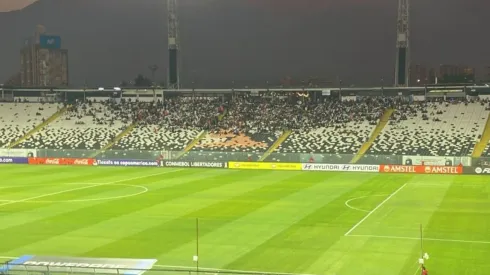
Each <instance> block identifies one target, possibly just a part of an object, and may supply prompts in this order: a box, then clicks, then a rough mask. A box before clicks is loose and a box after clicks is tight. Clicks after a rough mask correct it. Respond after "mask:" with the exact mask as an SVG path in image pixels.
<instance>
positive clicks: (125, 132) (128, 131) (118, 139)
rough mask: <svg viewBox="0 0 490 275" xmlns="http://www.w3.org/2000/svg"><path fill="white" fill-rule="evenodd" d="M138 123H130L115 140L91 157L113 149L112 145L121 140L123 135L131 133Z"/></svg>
mask: <svg viewBox="0 0 490 275" xmlns="http://www.w3.org/2000/svg"><path fill="white" fill-rule="evenodd" d="M136 125H137V123H133V124H131V125H129V126H128V127H127V128H126V129H124V131H122V132H120V133H119V134H118V135H117V136H116V137H115V138H114V140H113V141H111V142H109V143H108V144H107V145H106V146H104V147H103V148H102V149H100V150H99V151H97V152H96V153H95V154H93V155H92V156H91V157H92V158H95V157H96V156H98V155H99V154H101V153H103V152H105V151H107V150H109V149H111V147H112V146H114V144H116V143H117V142H119V141H120V140H121V139H122V138H123V137H125V136H127V135H128V134H129V133H131V131H133V129H134V127H136Z"/></svg>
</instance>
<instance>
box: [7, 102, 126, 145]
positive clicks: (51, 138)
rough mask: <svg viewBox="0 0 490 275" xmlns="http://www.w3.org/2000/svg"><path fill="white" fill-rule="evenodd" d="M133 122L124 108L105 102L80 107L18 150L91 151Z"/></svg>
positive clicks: (45, 128) (68, 112)
mask: <svg viewBox="0 0 490 275" xmlns="http://www.w3.org/2000/svg"><path fill="white" fill-rule="evenodd" d="M130 122H131V113H130V112H128V111H127V110H126V109H125V107H124V105H119V104H114V103H110V102H109V101H105V102H100V103H97V102H92V101H88V102H86V103H81V102H80V103H77V104H75V105H73V106H71V107H69V108H68V111H67V112H66V113H65V114H64V115H63V116H61V117H60V118H58V119H57V120H56V121H54V122H53V123H51V124H49V125H47V126H45V127H44V128H43V129H41V130H40V131H38V132H36V133H35V134H34V135H32V136H31V137H30V138H28V139H27V140H25V141H23V142H22V143H20V144H18V145H17V146H16V148H40V149H70V150H73V149H89V150H97V149H101V148H102V147H103V146H105V145H106V144H108V143H109V142H110V141H111V140H112V139H114V137H115V136H116V135H117V134H118V133H119V132H121V130H123V129H124V128H125V127H127V126H128V124H130Z"/></svg>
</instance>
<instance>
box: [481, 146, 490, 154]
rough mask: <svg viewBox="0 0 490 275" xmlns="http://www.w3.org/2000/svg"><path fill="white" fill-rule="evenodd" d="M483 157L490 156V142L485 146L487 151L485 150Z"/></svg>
mask: <svg viewBox="0 0 490 275" xmlns="http://www.w3.org/2000/svg"><path fill="white" fill-rule="evenodd" d="M482 157H490V143H488V144H487V147H485V151H483V154H482Z"/></svg>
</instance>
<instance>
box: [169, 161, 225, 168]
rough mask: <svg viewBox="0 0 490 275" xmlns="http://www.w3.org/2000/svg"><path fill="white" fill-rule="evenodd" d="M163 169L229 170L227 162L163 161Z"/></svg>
mask: <svg viewBox="0 0 490 275" xmlns="http://www.w3.org/2000/svg"><path fill="white" fill-rule="evenodd" d="M162 166H163V167H189V168H228V163H226V162H201V161H162Z"/></svg>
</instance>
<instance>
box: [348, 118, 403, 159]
mask: <svg viewBox="0 0 490 275" xmlns="http://www.w3.org/2000/svg"><path fill="white" fill-rule="evenodd" d="M394 111H395V110H394V109H388V110H386V111H385V113H384V114H383V115H382V116H381V119H380V120H379V123H378V125H376V128H375V129H374V131H373V132H372V133H371V136H370V137H369V139H368V140H367V141H366V142H365V143H364V144H363V145H362V146H361V148H360V149H359V152H357V154H356V155H355V156H354V158H353V159H352V160H351V162H350V163H356V162H358V161H359V160H360V159H361V158H362V157H363V156H364V154H365V153H366V152H367V151H368V150H369V148H370V147H371V145H373V142H374V141H375V140H376V138H377V137H378V136H379V134H380V133H381V131H383V129H384V128H385V126H386V124H388V122H389V121H390V117H391V115H392V114H393V112H394Z"/></svg>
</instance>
